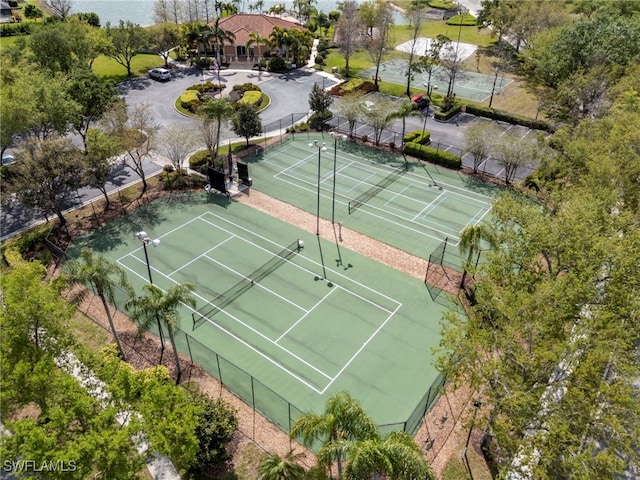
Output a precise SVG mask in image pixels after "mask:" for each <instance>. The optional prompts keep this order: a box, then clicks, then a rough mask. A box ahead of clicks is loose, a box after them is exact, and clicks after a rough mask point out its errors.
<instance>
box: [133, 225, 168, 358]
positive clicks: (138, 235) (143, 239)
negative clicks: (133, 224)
mask: <svg viewBox="0 0 640 480" xmlns="http://www.w3.org/2000/svg"><path fill="white" fill-rule="evenodd" d="M135 237H136V238H137V239H138V240H140V241H141V242H142V248H143V250H144V259H145V260H146V262H147V273H148V274H149V283H150V284H151V285H153V279H152V278H151V264H150V263H149V253H148V252H147V244H151V245H153V246H154V247H157V246H158V245H160V239H158V238H156V239H155V240H151V238H149V235H147V232H145V231H144V230H142V231H140V232H137V233H136V234H135ZM156 321H157V322H158V333H159V334H160V343H161V344H162V350H163V351H164V337H163V335H162V325H161V324H160V318H158V317H157V316H156Z"/></svg>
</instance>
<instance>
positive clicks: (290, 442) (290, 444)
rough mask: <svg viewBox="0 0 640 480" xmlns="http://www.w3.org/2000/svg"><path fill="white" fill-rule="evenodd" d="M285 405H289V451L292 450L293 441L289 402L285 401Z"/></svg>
mask: <svg viewBox="0 0 640 480" xmlns="http://www.w3.org/2000/svg"><path fill="white" fill-rule="evenodd" d="M287 406H288V407H289V431H288V432H287V433H289V451H291V450H293V442H292V441H291V402H287Z"/></svg>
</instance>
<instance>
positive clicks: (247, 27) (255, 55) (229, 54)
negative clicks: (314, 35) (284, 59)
mask: <svg viewBox="0 0 640 480" xmlns="http://www.w3.org/2000/svg"><path fill="white" fill-rule="evenodd" d="M214 25H215V22H211V23H210V24H209V27H213V26H214ZM218 27H219V28H221V29H223V30H226V31H228V32H231V33H233V35H234V36H235V41H234V42H233V44H226V43H225V44H224V45H223V48H222V50H223V51H222V52H221V53H222V56H223V59H222V61H223V62H227V63H239V62H244V63H252V62H258V61H260V60H261V59H262V58H264V57H265V56H271V55H280V54H281V53H283V51H284V49H285V48H286V47H284V46H274V47H273V48H271V49H270V48H268V47H265V46H262V45H254V46H252V47H250V48H247V42H248V41H249V40H250V38H251V37H250V34H251V33H255V34H259V35H260V37H262V38H266V39H268V38H269V37H270V36H271V32H272V31H273V28H274V27H279V28H281V29H285V30H290V29H296V30H300V31H303V30H306V29H305V28H304V27H303V26H301V25H300V24H299V23H298V22H296V21H294V20H293V19H286V18H283V17H280V16H274V15H265V14H248V13H237V14H235V15H230V16H228V17H224V18H221V19H220V20H219V21H218ZM214 49H215V45H214V42H213V41H212V40H209V45H207V50H208V51H213V50H214Z"/></svg>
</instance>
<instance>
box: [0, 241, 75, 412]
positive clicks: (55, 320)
mask: <svg viewBox="0 0 640 480" xmlns="http://www.w3.org/2000/svg"><path fill="white" fill-rule="evenodd" d="M5 259H6V260H7V262H8V263H9V267H10V268H9V269H8V270H7V271H6V272H5V273H4V274H3V275H2V276H1V277H0V286H1V287H2V289H1V291H2V308H1V309H0V322H1V326H2V336H0V344H1V345H2V350H1V352H2V356H1V357H2V367H3V375H2V377H3V379H2V380H1V382H2V384H3V385H4V387H7V386H8V385H7V384H6V382H7V381H9V380H8V379H11V381H16V380H18V379H19V378H20V377H22V378H23V379H24V383H21V382H19V381H18V383H16V384H15V385H20V386H21V388H24V389H25V391H27V392H28V393H27V395H21V394H20V395H17V397H14V400H15V399H16V398H20V399H21V400H19V401H18V403H19V404H23V405H24V404H26V403H28V401H29V397H30V396H31V398H32V399H35V401H36V403H38V405H39V406H41V407H44V406H45V405H46V402H47V399H46V397H43V396H41V395H40V394H37V393H36V392H34V390H32V388H31V386H32V383H31V382H30V381H29V380H28V378H30V375H31V374H32V373H34V371H35V370H36V369H37V368H39V367H38V364H39V362H40V361H41V360H42V359H43V358H48V359H49V360H53V358H55V356H56V355H58V354H59V353H60V352H61V351H62V350H63V349H64V348H66V347H68V346H69V343H70V340H71V339H70V338H69V337H68V336H65V334H64V333H65V328H66V327H65V322H66V321H67V320H68V319H69V318H70V317H71V314H72V309H71V307H70V305H69V304H68V303H67V302H65V301H64V300H62V299H61V298H60V293H61V290H62V288H63V287H64V286H65V285H64V282H62V281H56V282H50V281H49V280H48V279H47V270H46V268H45V266H44V265H43V264H41V263H40V262H38V261H31V262H27V261H26V260H24V259H23V258H22V256H21V255H20V253H18V252H17V250H13V249H11V250H8V251H7V252H6V253H5ZM45 363H46V365H47V366H50V365H51V364H52V362H45ZM44 365H45V364H41V365H40V366H44ZM38 382H40V381H39V380H38ZM39 385H41V382H40V383H39ZM0 390H4V388H3V389H0ZM7 393H8V392H7ZM16 393H19V392H16ZM3 405H5V402H3ZM4 414H5V413H4V408H3V415H4Z"/></svg>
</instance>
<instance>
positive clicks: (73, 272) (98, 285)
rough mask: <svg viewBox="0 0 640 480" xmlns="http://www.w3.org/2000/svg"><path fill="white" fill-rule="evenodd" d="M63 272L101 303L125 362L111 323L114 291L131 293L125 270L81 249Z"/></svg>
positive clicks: (124, 357) (86, 249)
mask: <svg viewBox="0 0 640 480" xmlns="http://www.w3.org/2000/svg"><path fill="white" fill-rule="evenodd" d="M65 270H66V272H67V273H68V275H69V278H70V279H71V281H72V282H76V283H80V284H89V285H90V286H91V288H92V289H93V291H94V292H95V293H96V295H98V297H99V298H100V301H101V302H102V307H103V308H104V311H105V313H106V314H107V320H108V321H109V327H111V334H112V335H113V339H114V340H115V342H116V345H117V346H118V352H119V353H120V356H121V357H122V359H123V360H126V356H125V353H124V350H123V349H122V345H121V344H120V337H119V336H118V331H117V330H116V326H115V324H114V323H113V316H112V315H111V306H110V305H109V303H111V304H114V303H115V289H116V288H122V289H124V290H125V291H127V292H132V288H131V285H130V284H129V281H128V280H127V274H126V273H125V270H124V269H123V268H122V267H121V266H119V265H116V264H115V263H112V262H110V261H109V260H107V259H106V258H105V257H103V256H102V255H95V254H94V252H93V250H91V249H89V248H83V249H82V251H81V252H80V258H78V259H77V260H72V261H71V262H67V263H66V264H65Z"/></svg>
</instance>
